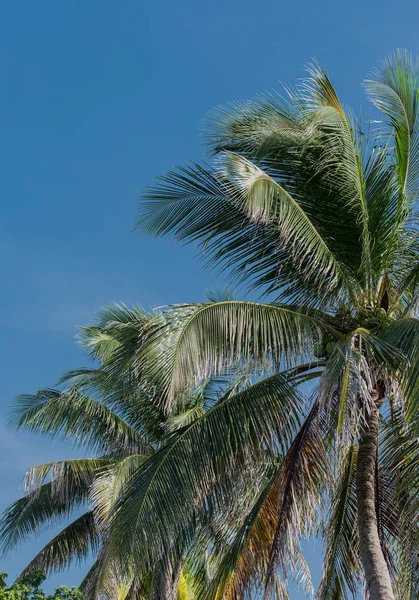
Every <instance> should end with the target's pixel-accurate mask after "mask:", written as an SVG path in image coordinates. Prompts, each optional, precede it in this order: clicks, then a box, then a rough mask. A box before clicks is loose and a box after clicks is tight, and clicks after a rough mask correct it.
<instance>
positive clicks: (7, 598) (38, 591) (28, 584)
mask: <svg viewBox="0 0 419 600" xmlns="http://www.w3.org/2000/svg"><path fill="white" fill-rule="evenodd" d="M6 578H7V574H6V573H0V598H1V600H83V595H82V593H81V592H80V590H79V589H77V588H76V587H72V588H70V589H69V588H67V587H64V586H62V587H59V588H57V589H56V590H55V592H54V593H53V594H52V595H51V596H47V595H46V594H45V593H44V592H43V590H42V588H41V585H42V583H43V582H44V581H45V579H46V576H45V574H44V572H43V571H40V570H34V571H32V572H31V573H28V574H27V575H26V576H25V577H22V578H21V580H20V581H19V582H18V583H14V584H13V585H12V586H11V587H7V584H6Z"/></svg>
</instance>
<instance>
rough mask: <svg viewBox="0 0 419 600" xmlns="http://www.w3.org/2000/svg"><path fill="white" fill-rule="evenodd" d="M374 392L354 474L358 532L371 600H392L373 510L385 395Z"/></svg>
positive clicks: (389, 581) (392, 595) (375, 514)
mask: <svg viewBox="0 0 419 600" xmlns="http://www.w3.org/2000/svg"><path fill="white" fill-rule="evenodd" d="M379 387H382V386H376V389H375V390H374V392H375V395H376V403H375V405H374V406H373V407H372V408H371V410H370V412H369V414H368V415H367V416H366V422H365V425H364V427H363V429H362V431H361V435H360V440H359V450H358V464H357V474H356V492H357V503H358V531H359V542H360V550H361V562H362V566H363V568H364V572H365V578H366V582H367V588H368V591H369V595H370V599H371V600H394V594H393V589H392V586H391V580H390V573H389V570H388V567H387V563H386V561H385V558H384V554H383V551H382V549H381V544H380V538H379V535H378V523H377V513H376V507H375V470H376V458H377V451H378V423H379V414H380V413H379V406H380V404H381V402H382V399H383V395H384V392H383V390H382V393H380V390H379Z"/></svg>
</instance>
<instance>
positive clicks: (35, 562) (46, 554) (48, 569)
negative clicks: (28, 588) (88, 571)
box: [19, 511, 100, 580]
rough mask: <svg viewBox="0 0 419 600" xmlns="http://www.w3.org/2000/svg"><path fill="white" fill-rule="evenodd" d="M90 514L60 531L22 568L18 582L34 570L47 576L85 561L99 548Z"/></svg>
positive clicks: (87, 513) (85, 514)
mask: <svg viewBox="0 0 419 600" xmlns="http://www.w3.org/2000/svg"><path fill="white" fill-rule="evenodd" d="M99 543H100V542H99V536H98V532H97V530H96V526H95V522H94V517H93V513H92V512H90V511H89V512H86V513H84V514H83V515H82V516H81V517H79V518H78V519H76V520H75V521H73V522H72V523H71V524H70V525H68V526H67V527H65V528H64V529H62V530H61V531H60V532H59V533H58V535H56V536H55V537H54V538H53V539H52V540H51V541H50V542H48V544H46V546H44V548H42V550H41V551H40V552H38V554H37V555H36V556H35V558H33V559H32V560H31V562H30V563H29V564H28V565H27V566H26V567H25V568H24V570H23V571H22V573H21V574H20V576H19V580H20V579H21V578H22V577H24V576H25V575H28V574H29V573H31V572H32V571H34V570H41V571H44V572H45V573H46V574H47V575H48V574H50V573H54V572H56V571H60V570H62V569H63V568H64V567H68V566H69V565H70V564H72V563H73V562H74V561H76V562H80V561H82V560H85V559H86V558H87V557H88V556H89V554H90V553H91V552H96V551H97V550H98V546H99Z"/></svg>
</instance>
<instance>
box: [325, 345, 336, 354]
mask: <svg viewBox="0 0 419 600" xmlns="http://www.w3.org/2000/svg"><path fill="white" fill-rule="evenodd" d="M335 346H336V342H328V343H327V344H326V352H327V354H330V353H331V352H333V350H334V349H335Z"/></svg>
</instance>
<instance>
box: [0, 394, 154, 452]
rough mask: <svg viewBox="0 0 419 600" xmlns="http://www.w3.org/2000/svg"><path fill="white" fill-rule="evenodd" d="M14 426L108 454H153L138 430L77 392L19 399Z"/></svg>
mask: <svg viewBox="0 0 419 600" xmlns="http://www.w3.org/2000/svg"><path fill="white" fill-rule="evenodd" d="M10 423H11V424H12V425H13V426H15V427H18V428H21V429H26V430H27V431H32V432H34V433H43V434H46V435H49V436H51V437H55V436H57V435H61V436H63V437H65V438H67V439H70V440H71V441H72V442H74V443H75V444H77V445H79V446H88V447H90V448H94V449H96V450H100V451H102V452H105V453H112V452H117V451H120V450H122V449H125V450H126V449H127V448H128V447H129V448H132V450H133V451H137V452H138V451H139V452H142V453H147V452H149V451H150V446H149V444H147V443H146V442H145V441H144V439H143V438H142V436H141V435H140V434H139V433H138V431H137V430H136V429H134V428H133V427H131V426H130V425H129V424H128V423H127V422H126V421H124V419H122V418H121V417H119V416H118V415H117V414H116V413H114V412H113V411H112V410H110V409H109V408H107V407H106V406H105V405H104V404H103V403H101V402H99V401H97V400H94V399H93V398H90V397H89V396H87V395H86V394H84V393H83V392H82V391H79V390H78V389H77V388H73V389H68V390H63V391H58V390H40V391H39V392H37V393H36V394H24V395H21V396H19V397H18V398H17V399H16V403H15V405H14V407H13V409H12V414H11V418H10Z"/></svg>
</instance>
